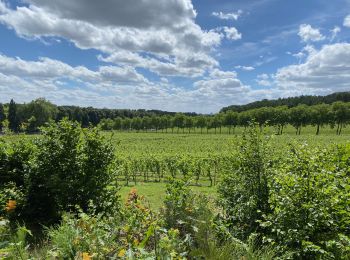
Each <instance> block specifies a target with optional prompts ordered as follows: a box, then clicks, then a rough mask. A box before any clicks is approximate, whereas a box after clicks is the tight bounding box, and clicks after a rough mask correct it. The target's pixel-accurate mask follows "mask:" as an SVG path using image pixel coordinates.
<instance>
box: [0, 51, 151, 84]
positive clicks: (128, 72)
mask: <svg viewBox="0 0 350 260" xmlns="http://www.w3.org/2000/svg"><path fill="white" fill-rule="evenodd" d="M0 73H3V74H6V75H12V76H16V77H22V78H27V79H29V80H31V81H33V80H54V79H59V78H69V79H71V80H81V81H89V82H92V83H94V82H95V83H102V82H113V83H118V84H130V83H147V82H148V80H147V79H146V78H145V77H144V76H142V75H141V74H139V73H138V72H137V71H136V70H135V69H134V68H132V67H130V66H127V67H124V68H121V67H116V66H101V67H100V68H99V70H97V71H92V70H89V69H87V68H86V67H83V66H77V67H72V66H70V65H68V64H66V63H63V62H61V61H58V60H52V59H49V58H39V60H38V61H25V60H22V59H19V58H17V59H14V58H10V57H7V56H4V55H0Z"/></svg>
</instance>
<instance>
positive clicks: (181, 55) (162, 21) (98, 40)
mask: <svg viewBox="0 0 350 260" xmlns="http://www.w3.org/2000/svg"><path fill="white" fill-rule="evenodd" d="M28 1H29V3H30V4H29V6H21V7H16V9H15V10H13V9H9V8H7V7H6V6H5V5H4V4H3V2H2V1H1V3H2V5H1V7H0V8H1V9H0V10H2V11H1V14H0V22H1V23H3V24H5V25H7V26H8V27H9V28H12V29H14V30H15V31H16V33H17V34H18V35H19V36H21V37H24V38H32V39H33V38H34V39H44V40H45V37H62V38H65V39H67V40H69V41H71V42H73V43H74V44H75V46H77V47H78V48H81V49H91V48H93V49H97V50H100V51H101V52H103V53H105V54H108V55H113V54H114V53H120V52H128V53H132V54H133V55H139V53H146V54H148V55H151V56H157V57H164V58H165V60H166V61H165V62H164V61H163V63H164V64H161V65H162V66H161V67H165V68H164V69H163V70H164V71H168V70H172V71H174V70H175V71H176V73H173V74H176V75H178V74H179V73H180V74H181V72H182V70H181V68H178V67H177V66H178V65H180V64H186V65H187V66H189V65H190V64H193V65H194V66H193V67H192V68H191V69H192V70H195V71H197V74H198V73H202V74H203V73H204V72H205V70H207V66H208V65H207V63H208V61H209V60H210V61H209V62H210V63H211V64H215V63H217V62H216V61H214V59H213V58H212V57H210V52H211V50H212V49H213V48H215V47H217V46H219V45H220V43H221V39H222V35H221V34H220V33H218V32H215V31H204V30H202V29H201V28H200V27H199V26H198V25H197V24H196V23H195V21H194V18H195V16H196V12H195V10H194V8H193V5H192V3H191V1H190V0H177V1H168V0H159V1H153V0H145V1H137V0H132V1H122V0H117V1H112V0H108V1H103V2H96V1H92V0H90V1H83V0H77V1H70V0H62V1H42V0H28ZM96 10H100V11H98V12H97V11H96ZM135 17H137V19H135ZM232 37H233V36H232ZM188 56H190V57H191V61H189V60H188V59H186V57H188ZM197 57H198V60H196V59H197ZM171 59H176V61H177V63H175V64H174V63H171V62H167V61H168V60H171ZM139 61H144V60H141V59H139ZM147 64H149V63H148V62H146V64H145V65H143V66H141V67H146V65H147ZM152 64H153V63H152ZM201 64H203V66H204V67H200V68H199V67H198V66H200V65H201ZM174 66H175V67H176V68H174ZM210 66H211V65H210ZM210 66H209V67H210ZM146 68H147V67H146ZM150 69H154V66H153V67H152V68H150ZM161 71H162V70H161V69H159V70H158V73H161ZM188 74H189V72H188V71H187V70H184V75H183V76H187V75H188ZM166 75H167V74H166Z"/></svg>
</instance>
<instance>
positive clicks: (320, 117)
mask: <svg viewBox="0 0 350 260" xmlns="http://www.w3.org/2000/svg"><path fill="white" fill-rule="evenodd" d="M330 116H331V110H330V106H329V105H327V104H319V105H314V106H312V107H311V124H312V125H314V126H316V135H318V134H319V133H320V127H322V126H324V125H326V124H329V123H330V119H331V118H330Z"/></svg>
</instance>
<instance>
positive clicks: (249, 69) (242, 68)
mask: <svg viewBox="0 0 350 260" xmlns="http://www.w3.org/2000/svg"><path fill="white" fill-rule="evenodd" d="M235 69H241V70H244V71H252V70H255V68H254V67H252V66H241V65H238V66H235Z"/></svg>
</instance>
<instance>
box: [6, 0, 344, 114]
mask: <svg viewBox="0 0 350 260" xmlns="http://www.w3.org/2000/svg"><path fill="white" fill-rule="evenodd" d="M0 37H1V39H2V40H1V41H0V93H1V95H0V102H3V103H7V102H8V101H9V100H10V99H11V98H13V99H14V100H15V101H16V102H17V103H28V102H30V101H31V100H34V99H36V98H40V97H43V98H45V99H47V100H49V101H50V102H52V103H54V104H57V105H59V106H81V107H95V108H108V109H133V110H138V109H145V110H162V111H168V112H187V113H191V112H195V113H202V114H213V113H217V112H218V111H219V110H220V109H222V108H223V107H227V106H231V105H244V104H248V103H251V102H255V101H260V100H263V99H269V100H271V99H278V98H287V97H296V96H301V95H317V96H320V95H321V96H325V95H328V94H331V93H335V92H344V91H349V90H350V87H349V82H350V65H349V62H348V61H349V60H350V1H349V0H337V1H334V2H327V1H317V0H311V1H308V2H306V3H305V2H303V1H301V0H298V1H283V2H282V1H278V0H263V1H258V0H253V1H249V2H248V3H247V1H244V0H238V1H235V2H234V3H232V2H231V1H229V0H225V1H223V0H222V1H215V2H212V1H209V0H204V1H199V0H193V1H191V0H174V1H167V0H158V1H154V0H146V1H143V2H139V1H136V0H133V1H128V2H125V1H120V0H114V1H113V0H109V1H103V3H102V2H96V1H93V0H89V1H86V0H84V1H82V0H77V1H74V2H72V1H68V0H62V1H59V2H48V1H43V0H24V1H22V0H19V1H17V0H11V1H9V0H0Z"/></svg>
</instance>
